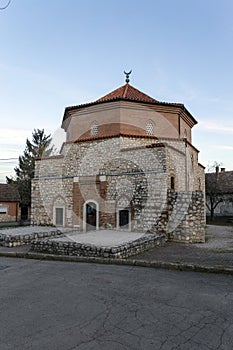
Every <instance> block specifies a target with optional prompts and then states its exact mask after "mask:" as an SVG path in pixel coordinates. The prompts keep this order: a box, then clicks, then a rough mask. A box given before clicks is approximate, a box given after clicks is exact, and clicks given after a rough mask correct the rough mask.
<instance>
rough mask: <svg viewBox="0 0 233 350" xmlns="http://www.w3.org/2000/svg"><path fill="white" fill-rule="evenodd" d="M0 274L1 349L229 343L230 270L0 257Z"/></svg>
mask: <svg viewBox="0 0 233 350" xmlns="http://www.w3.org/2000/svg"><path fill="white" fill-rule="evenodd" d="M159 249H160V248H159ZM0 281H1V288H0V313H1V327H0V349H1V350H22V349H23V350H41V349H46V350H142V349H143V350H159V349H160V350H174V349H179V350H232V344H233V312H232V310H233V292H232V291H233V288H232V287H233V280H232V276H228V275H213V274H203V273H195V274H190V273H187V272H182V273H179V272H178V271H167V270H161V269H148V268H137V267H135V266H121V267H120V266H113V265H99V264H90V263H89V264H85V263H83V264H77V263H69V264H68V263H64V262H61V261H56V262H52V261H38V260H28V259H9V258H5V257H1V258H0Z"/></svg>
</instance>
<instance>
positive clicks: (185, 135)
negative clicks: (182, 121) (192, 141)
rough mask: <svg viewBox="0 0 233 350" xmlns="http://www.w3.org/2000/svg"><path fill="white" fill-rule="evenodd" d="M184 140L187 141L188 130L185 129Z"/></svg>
mask: <svg viewBox="0 0 233 350" xmlns="http://www.w3.org/2000/svg"><path fill="white" fill-rule="evenodd" d="M184 138H185V139H187V130H186V129H184Z"/></svg>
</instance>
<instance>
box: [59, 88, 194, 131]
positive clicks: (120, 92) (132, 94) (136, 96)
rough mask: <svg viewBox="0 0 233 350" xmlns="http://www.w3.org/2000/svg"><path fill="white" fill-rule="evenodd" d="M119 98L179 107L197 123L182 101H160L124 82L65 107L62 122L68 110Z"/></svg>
mask: <svg viewBox="0 0 233 350" xmlns="http://www.w3.org/2000/svg"><path fill="white" fill-rule="evenodd" d="M120 100H125V101H129V102H131V101H133V102H137V103H148V104H152V105H153V104H155V105H160V106H170V107H179V108H181V109H182V110H184V111H185V112H186V113H187V114H188V115H189V116H190V118H191V119H192V120H193V122H194V124H197V121H196V120H195V119H194V118H193V116H192V115H191V113H190V112H189V111H188V110H187V109H186V108H185V106H184V104H183V103H176V102H162V101H158V100H156V99H154V98H152V97H150V96H148V95H146V94H144V92H141V91H140V90H138V89H136V88H135V87H133V86H132V85H130V84H125V85H123V86H121V87H119V88H117V89H116V90H114V91H112V92H110V93H108V94H107V95H105V96H103V97H101V98H99V99H98V100H96V101H94V102H88V103H84V104H80V105H75V106H68V107H66V108H65V112H64V116H63V122H64V121H65V120H66V119H67V118H68V117H69V115H70V114H69V113H70V111H78V110H80V109H82V108H86V107H90V106H94V105H98V104H102V103H106V102H114V101H120Z"/></svg>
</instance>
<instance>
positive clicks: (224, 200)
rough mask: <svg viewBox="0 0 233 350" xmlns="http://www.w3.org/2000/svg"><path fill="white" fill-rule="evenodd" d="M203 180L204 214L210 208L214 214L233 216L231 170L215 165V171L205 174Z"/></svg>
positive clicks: (232, 172) (209, 211)
mask: <svg viewBox="0 0 233 350" xmlns="http://www.w3.org/2000/svg"><path fill="white" fill-rule="evenodd" d="M205 181H206V214H207V215H208V216H209V215H211V210H212V211H214V215H216V216H233V171H225V168H221V169H219V167H218V166H217V167H216V171H215V172H213V173H207V174H205ZM212 215H213V213H212Z"/></svg>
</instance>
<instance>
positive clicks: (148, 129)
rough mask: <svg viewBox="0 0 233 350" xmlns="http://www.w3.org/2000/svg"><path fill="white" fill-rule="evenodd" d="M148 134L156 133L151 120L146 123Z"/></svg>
mask: <svg viewBox="0 0 233 350" xmlns="http://www.w3.org/2000/svg"><path fill="white" fill-rule="evenodd" d="M146 134H147V135H154V125H153V123H152V122H151V121H149V122H147V123H146Z"/></svg>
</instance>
